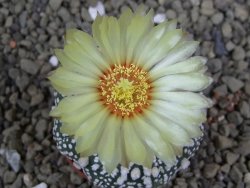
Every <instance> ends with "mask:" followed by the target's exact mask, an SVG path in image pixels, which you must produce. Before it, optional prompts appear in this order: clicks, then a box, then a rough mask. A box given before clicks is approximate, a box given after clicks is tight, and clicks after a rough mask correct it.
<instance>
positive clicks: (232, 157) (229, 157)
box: [226, 152, 240, 165]
mask: <svg viewBox="0 0 250 188" xmlns="http://www.w3.org/2000/svg"><path fill="white" fill-rule="evenodd" d="M239 157H240V155H239V154H237V153H233V152H228V153H227V154H226V160H227V163H228V164H230V165H232V164H234V163H235V162H236V161H237V160H238V159H239Z"/></svg>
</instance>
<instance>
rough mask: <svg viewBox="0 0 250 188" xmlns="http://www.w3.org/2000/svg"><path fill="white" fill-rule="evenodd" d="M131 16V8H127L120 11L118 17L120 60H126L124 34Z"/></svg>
mask: <svg viewBox="0 0 250 188" xmlns="http://www.w3.org/2000/svg"><path fill="white" fill-rule="evenodd" d="M132 16H133V12H132V11H131V9H129V8H127V9H125V10H124V11H123V12H122V15H121V16H120V18H119V19H118V21H119V25H120V31H121V46H120V50H121V51H120V54H121V62H126V46H125V44H126V35H127V26H128V25H129V23H130V21H131V19H132Z"/></svg>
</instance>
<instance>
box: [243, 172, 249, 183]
mask: <svg viewBox="0 0 250 188" xmlns="http://www.w3.org/2000/svg"><path fill="white" fill-rule="evenodd" d="M244 183H250V172H248V173H246V174H245V175H244Z"/></svg>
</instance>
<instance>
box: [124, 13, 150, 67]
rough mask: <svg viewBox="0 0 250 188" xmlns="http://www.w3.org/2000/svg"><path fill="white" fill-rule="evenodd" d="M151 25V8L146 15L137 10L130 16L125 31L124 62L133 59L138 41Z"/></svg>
mask: <svg viewBox="0 0 250 188" xmlns="http://www.w3.org/2000/svg"><path fill="white" fill-rule="evenodd" d="M152 27H153V10H152V9H151V10H150V11H149V12H148V13H147V15H146V16H145V15H143V13H142V12H140V11H138V13H137V14H135V15H134V17H132V20H131V22H130V24H129V25H128V27H127V31H126V58H127V59H126V62H127V63H131V62H132V61H133V58H134V55H135V50H136V47H137V45H138V42H139V41H140V40H141V39H142V38H143V37H144V36H145V34H146V33H148V32H149V31H150V30H151V29H152Z"/></svg>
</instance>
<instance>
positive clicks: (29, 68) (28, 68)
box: [20, 59, 39, 75]
mask: <svg viewBox="0 0 250 188" xmlns="http://www.w3.org/2000/svg"><path fill="white" fill-rule="evenodd" d="M20 64H21V69H22V70H24V71H25V72H27V73H29V74H32V75H35V74H36V73H37V72H38V70H39V65H38V64H37V63H35V62H33V61H31V60H29V59H22V60H21V62H20Z"/></svg>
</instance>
